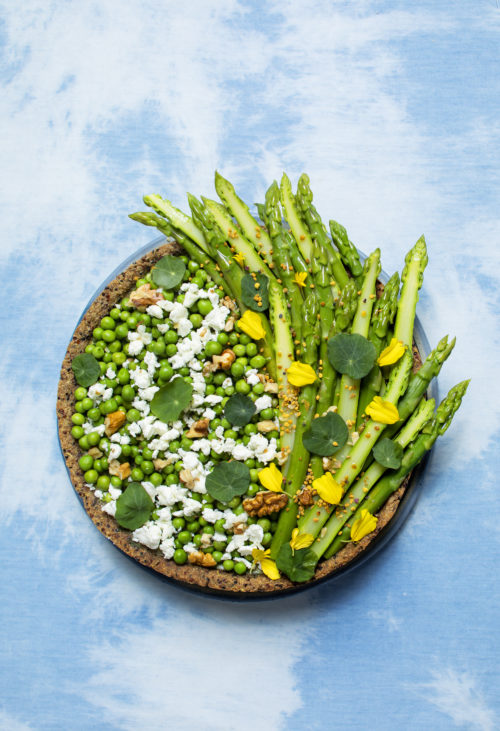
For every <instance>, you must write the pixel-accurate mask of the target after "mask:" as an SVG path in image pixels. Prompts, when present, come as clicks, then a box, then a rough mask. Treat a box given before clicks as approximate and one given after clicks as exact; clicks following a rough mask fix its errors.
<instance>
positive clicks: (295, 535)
mask: <svg viewBox="0 0 500 731" xmlns="http://www.w3.org/2000/svg"><path fill="white" fill-rule="evenodd" d="M313 541H314V536H312V535H311V534H310V533H299V529H298V528H294V529H293V531H292V540H291V541H290V547H291V549H292V553H294V551H298V550H299V549H300V548H309V546H310V545H311V543H312V542H313Z"/></svg>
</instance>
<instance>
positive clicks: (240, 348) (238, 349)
mask: <svg viewBox="0 0 500 731" xmlns="http://www.w3.org/2000/svg"><path fill="white" fill-rule="evenodd" d="M233 351H234V354H235V355H236V356H237V357H238V358H240V357H241V356H242V355H245V354H246V352H247V350H246V348H245V346H244V345H241V343H238V345H235V346H234V348H233Z"/></svg>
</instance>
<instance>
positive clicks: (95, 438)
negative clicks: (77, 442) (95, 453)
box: [87, 431, 101, 447]
mask: <svg viewBox="0 0 500 731" xmlns="http://www.w3.org/2000/svg"><path fill="white" fill-rule="evenodd" d="M87 439H88V441H89V444H90V446H91V447H96V446H97V445H98V444H99V442H100V441H101V437H100V436H99V433H98V432H96V431H91V432H90V434H87Z"/></svg>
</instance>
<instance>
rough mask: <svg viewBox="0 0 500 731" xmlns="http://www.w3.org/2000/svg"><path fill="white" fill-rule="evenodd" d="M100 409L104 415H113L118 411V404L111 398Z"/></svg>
mask: <svg viewBox="0 0 500 731" xmlns="http://www.w3.org/2000/svg"><path fill="white" fill-rule="evenodd" d="M99 408H100V410H101V413H102V414H112V413H113V412H114V411H116V410H117V408H118V404H117V403H116V399H115V398H110V399H108V400H107V401H105V402H104V403H103V404H101V405H100V407H99Z"/></svg>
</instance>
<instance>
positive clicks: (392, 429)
mask: <svg viewBox="0 0 500 731" xmlns="http://www.w3.org/2000/svg"><path fill="white" fill-rule="evenodd" d="M455 342H456V338H453V340H452V341H451V342H450V343H448V336H447V335H445V336H444V338H441V340H440V341H439V343H438V344H437V345H436V347H435V348H434V350H433V351H431V352H430V353H429V355H428V356H427V358H426V359H425V361H424V363H423V364H422V367H421V368H420V369H419V370H418V371H417V372H416V373H412V375H411V376H410V380H409V383H408V388H407V390H406V393H405V394H404V396H403V398H402V399H401V401H400V402H399V403H398V412H399V421H397V422H396V423H395V424H391V426H389V427H388V429H387V431H386V433H385V436H387V437H389V438H390V437H392V436H393V434H395V433H396V432H397V431H398V430H399V429H400V428H401V426H402V424H403V422H404V421H405V420H406V419H407V418H408V417H409V415H410V414H411V413H412V411H413V409H414V408H415V407H416V405H417V404H418V402H419V401H420V399H421V398H422V396H423V395H424V394H425V392H426V391H427V388H428V386H429V383H430V382H431V380H432V379H433V378H434V377H435V376H437V375H438V374H439V372H440V370H441V368H442V366H443V363H444V362H445V360H446V359H447V358H448V356H449V355H450V353H451V351H452V350H453V348H454V347H455Z"/></svg>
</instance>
